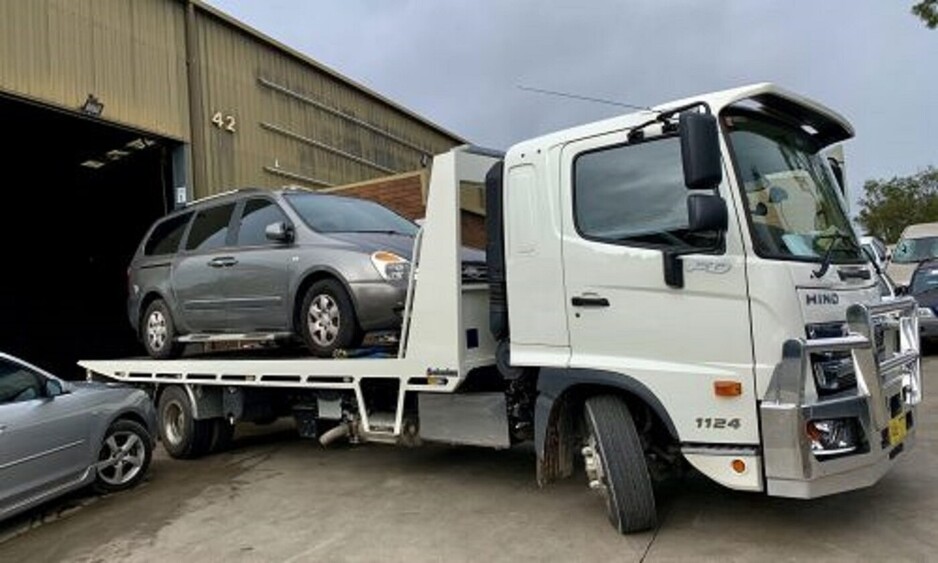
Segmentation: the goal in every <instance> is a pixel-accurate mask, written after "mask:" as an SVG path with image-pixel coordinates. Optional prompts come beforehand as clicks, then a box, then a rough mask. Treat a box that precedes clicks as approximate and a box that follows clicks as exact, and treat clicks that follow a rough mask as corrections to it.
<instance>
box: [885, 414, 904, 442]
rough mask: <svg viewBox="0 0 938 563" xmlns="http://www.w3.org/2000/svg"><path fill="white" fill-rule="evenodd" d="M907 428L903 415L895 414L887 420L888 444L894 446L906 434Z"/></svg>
mask: <svg viewBox="0 0 938 563" xmlns="http://www.w3.org/2000/svg"><path fill="white" fill-rule="evenodd" d="M908 432H909V429H908V428H907V427H906V425H905V415H904V414H903V415H901V416H897V417H896V418H894V419H892V420H890V421H889V445H891V446H895V445H896V444H899V443H900V442H902V441H903V440H905V435H906V434H908Z"/></svg>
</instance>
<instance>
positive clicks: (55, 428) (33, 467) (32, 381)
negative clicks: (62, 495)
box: [0, 358, 97, 518]
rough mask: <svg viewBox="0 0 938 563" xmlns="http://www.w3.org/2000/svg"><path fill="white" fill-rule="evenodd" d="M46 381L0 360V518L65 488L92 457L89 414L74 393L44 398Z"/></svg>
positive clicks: (35, 373)
mask: <svg viewBox="0 0 938 563" xmlns="http://www.w3.org/2000/svg"><path fill="white" fill-rule="evenodd" d="M49 379H50V378H49V377H47V376H46V375H44V374H42V373H40V372H38V371H36V370H33V369H31V368H30V367H28V366H25V365H23V364H20V363H19V362H15V361H13V360H10V359H7V358H0V518H2V517H3V515H4V513H6V512H8V511H12V510H15V509H16V508H17V507H19V506H21V505H23V504H27V503H29V502H31V501H32V500H33V499H36V498H37V497H40V496H46V495H48V496H52V495H54V494H55V493H56V492H57V490H65V489H67V488H68V487H69V486H70V485H72V484H74V483H76V482H77V481H78V480H80V479H81V478H82V477H83V476H84V473H85V471H86V470H87V468H88V467H89V466H91V464H92V463H93V462H94V460H95V453H96V451H97V448H96V444H91V443H90V442H89V433H90V431H91V422H92V416H93V415H92V413H90V412H86V411H85V410H84V405H83V404H82V403H81V401H80V398H79V397H76V396H74V395H71V394H68V393H66V394H61V395H56V396H49V395H48V394H47V390H46V383H47V381H48V380H49Z"/></svg>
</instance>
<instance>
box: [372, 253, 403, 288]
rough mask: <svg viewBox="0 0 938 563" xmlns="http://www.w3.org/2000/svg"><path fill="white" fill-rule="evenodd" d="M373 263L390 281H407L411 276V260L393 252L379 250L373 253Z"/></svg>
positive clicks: (379, 272)
mask: <svg viewBox="0 0 938 563" xmlns="http://www.w3.org/2000/svg"><path fill="white" fill-rule="evenodd" d="M371 263H372V264H374V266H375V269H376V270H378V274H380V275H381V277H382V278H384V279H386V280H388V281H407V279H408V278H409V277H410V261H408V260H407V259H406V258H402V257H400V256H398V255H397V254H394V253H393V252H388V251H386V250H379V251H378V252H375V253H373V254H372V255H371Z"/></svg>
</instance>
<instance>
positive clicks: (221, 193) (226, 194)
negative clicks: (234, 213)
mask: <svg viewBox="0 0 938 563" xmlns="http://www.w3.org/2000/svg"><path fill="white" fill-rule="evenodd" d="M263 191H265V190H263V189H262V188H238V189H235V190H228V191H226V192H220V193H217V194H212V195H207V196H205V197H203V198H199V199H194V200H192V201H188V202H186V207H189V206H191V205H195V204H197V203H203V202H206V201H210V200H213V199H218V198H221V197H225V196H229V195H234V194H239V193H244V192H263Z"/></svg>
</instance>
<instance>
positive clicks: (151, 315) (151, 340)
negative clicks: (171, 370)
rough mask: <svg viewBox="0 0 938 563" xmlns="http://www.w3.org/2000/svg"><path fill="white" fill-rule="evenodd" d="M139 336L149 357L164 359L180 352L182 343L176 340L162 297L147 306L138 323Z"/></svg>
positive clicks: (174, 329)
mask: <svg viewBox="0 0 938 563" xmlns="http://www.w3.org/2000/svg"><path fill="white" fill-rule="evenodd" d="M140 336H141V339H142V340H143V347H144V348H146V350H147V354H148V355H149V356H150V357H151V358H156V359H158V360H166V359H169V358H176V357H179V355H180V353H181V352H182V345H181V344H180V343H179V342H176V325H175V324H174V323H173V317H172V315H170V313H169V307H168V306H167V305H166V302H165V301H163V300H162V299H157V300H155V301H154V302H153V303H150V306H149V307H147V310H146V312H145V313H144V314H143V322H142V323H141V325H140Z"/></svg>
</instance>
